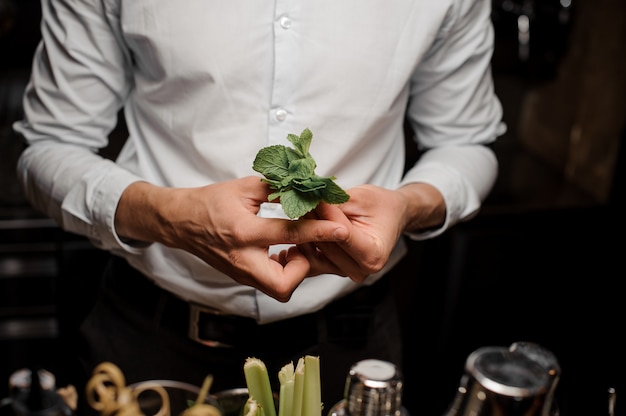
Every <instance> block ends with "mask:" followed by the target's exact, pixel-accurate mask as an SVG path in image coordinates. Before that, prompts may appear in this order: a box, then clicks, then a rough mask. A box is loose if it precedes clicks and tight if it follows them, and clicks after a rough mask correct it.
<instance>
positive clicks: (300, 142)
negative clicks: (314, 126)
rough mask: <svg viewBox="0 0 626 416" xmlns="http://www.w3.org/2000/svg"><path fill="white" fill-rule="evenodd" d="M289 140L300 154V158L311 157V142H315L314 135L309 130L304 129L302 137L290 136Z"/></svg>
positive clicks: (288, 136)
mask: <svg viewBox="0 0 626 416" xmlns="http://www.w3.org/2000/svg"><path fill="white" fill-rule="evenodd" d="M287 140H289V141H290V142H291V144H293V146H294V147H295V149H296V151H297V152H298V153H299V154H300V157H307V156H309V148H310V147H311V141H312V140H313V133H312V132H311V130H309V129H308V128H306V129H304V130H303V131H302V133H300V136H296V135H295V134H288V135H287Z"/></svg>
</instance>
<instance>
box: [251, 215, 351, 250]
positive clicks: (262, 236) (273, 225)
mask: <svg viewBox="0 0 626 416" xmlns="http://www.w3.org/2000/svg"><path fill="white" fill-rule="evenodd" d="M254 221H255V222H254V224H249V225H248V226H246V228H247V229H248V230H252V232H251V233H250V234H248V239H249V240H248V241H249V243H251V244H253V245H256V246H259V247H263V246H265V247H267V246H270V245H276V244H304V243H311V242H319V241H326V242H339V241H345V240H347V239H348V238H349V232H348V228H347V227H346V226H345V225H342V224H339V223H336V222H334V221H328V220H312V219H299V220H295V221H294V220H287V219H282V218H260V217H255V219H254Z"/></svg>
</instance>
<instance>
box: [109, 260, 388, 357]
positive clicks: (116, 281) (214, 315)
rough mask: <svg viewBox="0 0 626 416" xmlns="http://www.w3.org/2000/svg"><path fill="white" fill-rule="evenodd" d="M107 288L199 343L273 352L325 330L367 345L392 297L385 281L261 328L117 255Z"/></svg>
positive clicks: (334, 338) (335, 339) (331, 338)
mask: <svg viewBox="0 0 626 416" xmlns="http://www.w3.org/2000/svg"><path fill="white" fill-rule="evenodd" d="M104 285H105V288H106V289H107V290H108V292H109V293H111V294H112V296H114V297H117V298H118V300H122V301H124V303H126V304H127V307H129V308H131V309H133V310H135V311H136V312H139V313H141V314H142V315H144V316H146V317H148V318H150V319H152V320H153V321H154V322H156V323H157V324H158V325H160V326H163V327H166V328H169V329H170V330H173V331H175V332H176V333H179V334H184V335H186V336H188V337H189V338H191V339H192V340H194V341H197V342H199V343H201V344H204V345H207V346H210V347H242V346H247V345H250V341H251V340H254V344H255V348H256V349H259V348H262V346H263V345H264V344H266V345H267V348H272V349H275V348H276V343H275V342H274V341H275V340H277V339H282V338H284V337H286V336H288V337H289V338H290V339H291V340H293V341H295V342H297V343H299V344H301V345H302V346H303V347H305V346H311V345H314V344H316V343H318V342H319V341H320V339H319V337H320V331H321V330H323V332H324V333H325V335H324V337H325V339H326V340H327V341H328V342H332V343H342V344H345V345H348V344H350V345H362V344H363V343H365V342H366V341H367V338H368V333H369V327H370V324H371V322H372V318H373V314H374V309H375V307H376V305H378V304H379V303H380V302H381V301H382V300H383V299H384V298H385V296H387V295H388V294H389V293H390V290H389V288H390V283H389V279H387V278H382V279H379V281H378V282H376V283H375V284H373V285H371V286H363V287H361V288H359V289H357V290H356V291H355V292H353V293H351V294H349V295H347V296H345V297H343V298H341V299H339V300H336V301H334V302H332V303H330V304H329V305H328V306H326V307H325V308H324V309H323V310H321V311H320V312H317V313H311V314H306V315H301V316H298V317H294V318H289V319H285V320H282V321H277V322H273V323H269V324H263V325H259V324H258V323H257V322H256V321H255V320H254V319H252V318H247V317H242V316H236V315H227V314H223V313H220V312H219V311H216V310H213V309H210V308H206V307H203V306H201V305H196V304H193V303H189V302H186V301H184V300H182V299H181V298H179V297H177V296H176V295H174V294H172V293H170V292H168V291H166V290H164V289H162V288H160V287H159V286H157V285H155V284H154V283H152V282H151V281H150V279H148V278H147V277H145V276H144V275H143V274H141V273H140V272H139V271H137V270H136V269H134V268H133V267H131V266H130V265H129V264H128V263H127V262H126V261H125V260H124V259H121V258H119V257H115V256H113V258H112V260H111V261H110V262H109V264H108V267H107V270H106V272H105V277H104ZM320 323H321V324H322V328H323V329H320Z"/></svg>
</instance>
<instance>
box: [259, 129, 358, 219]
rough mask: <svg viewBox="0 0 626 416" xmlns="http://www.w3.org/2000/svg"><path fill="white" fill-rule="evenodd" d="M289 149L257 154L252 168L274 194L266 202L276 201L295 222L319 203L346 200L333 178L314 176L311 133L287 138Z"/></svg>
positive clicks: (270, 148)
mask: <svg viewBox="0 0 626 416" xmlns="http://www.w3.org/2000/svg"><path fill="white" fill-rule="evenodd" d="M287 139H288V140H289V141H290V142H291V144H293V146H294V147H293V148H290V147H287V146H283V145H272V146H267V147H264V148H263V149H261V150H259V152H258V153H257V155H256V157H255V158H254V162H253V163H252V168H253V169H254V170H255V171H256V172H259V173H261V174H262V175H263V176H264V177H263V178H262V179H261V180H262V181H264V182H266V183H268V184H269V185H270V188H272V189H274V190H275V191H276V192H273V193H271V194H270V195H268V201H274V200H276V199H278V198H280V203H281V205H282V207H283V211H285V214H286V215H287V216H288V217H289V218H291V219H295V218H299V217H301V216H303V215H304V214H306V213H307V212H309V211H311V210H313V209H315V207H317V205H318V204H319V203H320V202H321V201H322V200H323V201H326V202H328V203H330V204H343V203H345V202H347V201H348V200H349V199H350V196H349V195H348V194H347V193H346V192H345V191H344V190H343V189H342V188H341V187H340V186H339V185H337V184H336V183H335V182H334V179H335V177H334V176H331V177H327V178H325V177H321V176H317V175H316V174H315V168H316V167H317V163H316V162H315V160H314V159H313V157H312V156H311V155H310V154H309V149H310V147H311V141H312V140H313V133H312V132H311V130H309V129H308V128H306V129H304V130H303V131H302V133H301V134H300V136H297V135H295V134H288V135H287Z"/></svg>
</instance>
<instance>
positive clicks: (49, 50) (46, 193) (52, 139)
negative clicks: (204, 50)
mask: <svg viewBox="0 0 626 416" xmlns="http://www.w3.org/2000/svg"><path fill="white" fill-rule="evenodd" d="M70 3H71V4H70ZM102 4H104V2H89V4H87V2H70V1H65V0H58V1H51V0H43V1H42V2H41V6H42V25H41V32H42V33H41V34H42V41H41V42H40V44H39V46H38V48H37V50H36V52H35V56H34V60H33V66H32V72H31V79H30V82H29V83H28V85H27V87H26V91H25V94H24V101H23V108H24V119H23V120H21V121H18V122H16V123H15V124H14V129H15V131H16V132H18V133H20V134H21V135H22V136H23V137H24V139H25V141H26V144H27V148H26V149H25V151H24V152H23V153H22V155H21V156H20V159H19V160H18V166H17V173H18V177H19V179H20V181H21V184H22V187H23V189H24V192H25V195H26V197H27V198H28V200H29V201H30V202H31V203H32V205H33V206H34V207H35V208H36V209H38V210H40V211H42V212H43V213H45V214H47V215H48V216H50V217H51V218H53V219H54V220H55V221H56V222H57V223H58V224H59V225H60V226H61V227H62V228H63V229H64V230H66V231H69V232H73V233H76V234H80V235H84V236H86V237H88V238H89V239H91V240H92V241H93V242H94V244H96V245H97V246H99V247H101V248H103V249H107V250H116V249H121V250H131V251H132V250H135V248H133V247H130V246H128V245H126V244H124V243H122V242H121V241H120V239H119V238H118V237H117V235H116V234H115V228H114V222H113V221H114V215H115V209H116V207H117V203H118V201H119V198H120V196H121V194H122V192H123V191H124V189H125V188H126V187H127V186H128V185H129V184H130V183H132V182H135V181H138V180H140V178H138V177H137V176H135V175H133V174H132V173H130V172H128V171H126V170H124V169H122V168H120V167H119V166H118V165H116V164H115V163H114V162H113V161H110V160H108V159H105V158H103V157H101V156H99V155H98V150H99V149H101V148H103V147H105V146H106V145H107V143H108V134H109V133H110V132H111V131H112V129H113V128H114V126H115V124H116V121H117V114H118V112H119V110H120V108H121V107H122V105H123V104H122V103H123V100H124V98H125V97H126V95H127V94H128V92H129V90H130V84H131V77H130V76H129V71H128V70H127V68H128V63H129V57H128V56H127V55H126V54H125V52H124V51H125V48H123V47H122V43H121V42H122V38H121V36H120V34H119V31H116V29H115V27H116V22H114V21H110V20H109V19H111V16H113V15H114V14H113V13H108V11H106V10H104V9H103V6H102Z"/></svg>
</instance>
